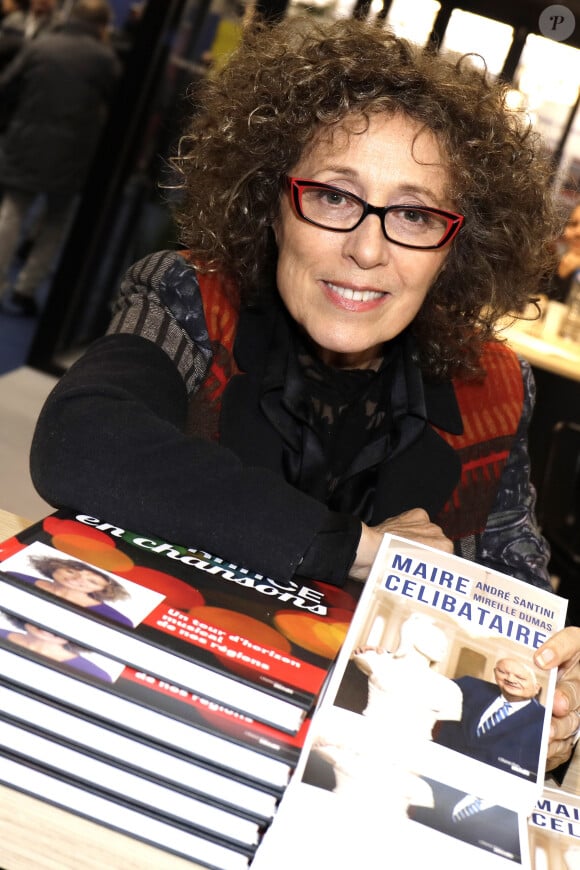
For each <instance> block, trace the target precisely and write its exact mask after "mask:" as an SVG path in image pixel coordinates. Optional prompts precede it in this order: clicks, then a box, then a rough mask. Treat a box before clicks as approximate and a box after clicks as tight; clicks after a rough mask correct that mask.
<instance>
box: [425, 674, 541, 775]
mask: <svg viewBox="0 0 580 870" xmlns="http://www.w3.org/2000/svg"><path fill="white" fill-rule="evenodd" d="M494 676H495V684H494V683H489V682H487V681H486V680H480V679H477V678H475V677H460V678H459V679H458V680H456V683H457V685H458V686H459V687H460V689H461V692H462V694H463V712H462V716H461V720H460V721H459V722H449V721H440V722H438V723H437V724H436V726H435V729H434V736H433V739H434V740H435V742H436V743H439V744H441V745H443V746H447V747H449V749H454V750H456V751H457V752H462V753H463V754H464V755H469V756H471V758H475V759H477V760H478V761H483V762H484V763H485V764H491V765H493V766H494V767H498V768H501V769H502V770H507V771H510V772H511V773H515V774H517V775H518V776H522V777H524V778H526V779H536V776H537V771H538V759H539V753H540V745H541V739H542V729H543V725H544V713H545V710H544V707H543V706H542V705H541V704H540V703H539V701H538V700H537V698H536V695H537V694H538V691H539V685H538V680H537V677H536V674H535V672H534V670H533V668H532V667H531V666H530V665H528V664H527V663H526V662H523V661H521V660H519V659H516V658H503V659H500V660H499V661H498V662H497V664H496V666H495V668H494Z"/></svg>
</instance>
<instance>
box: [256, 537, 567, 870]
mask: <svg viewBox="0 0 580 870" xmlns="http://www.w3.org/2000/svg"><path fill="white" fill-rule="evenodd" d="M565 612H566V602H565V600H564V599H561V598H559V597H557V596H556V595H554V594H552V593H550V592H546V591H544V590H541V589H538V588H536V587H533V586H530V585H528V584H525V583H522V582H521V581H518V580H514V579H513V578H511V577H508V576H506V575H503V574H500V573H499V572H495V571H491V570H489V569H487V568H485V567H483V566H481V565H478V564H476V563H473V562H469V561H467V560H464V559H460V558H459V557H456V556H452V555H447V554H445V553H443V552H440V551H438V550H434V549H432V548H429V547H424V546H421V545H419V544H416V543H414V542H412V541H407V540H405V539H403V538H397V537H395V536H385V539H384V541H383V544H382V545H381V548H380V550H379V553H378V555H377V558H376V560H375V563H374V565H373V569H372V571H371V574H370V576H369V580H368V581H367V583H366V584H365V588H364V590H363V593H362V595H361V598H360V601H359V605H358V608H357V611H356V613H355V616H354V618H353V620H352V622H351V625H350V628H349V631H348V634H347V637H346V639H345V642H344V645H343V648H342V650H341V652H340V654H339V657H338V660H337V663H336V665H335V668H334V670H333V673H332V675H331V677H330V679H329V682H328V686H327V688H326V690H325V692H324V695H323V697H322V700H321V703H320V705H319V707H318V709H317V710H316V712H315V714H314V716H313V719H312V724H311V727H310V730H309V732H308V736H307V739H306V744H305V747H304V750H303V753H302V756H301V759H300V761H299V764H298V766H297V769H296V772H295V774H294V776H293V779H292V781H291V783H290V785H289V787H288V789H287V791H286V794H285V795H284V797H283V798H282V801H281V804H280V807H279V809H278V812H277V814H276V816H275V817H274V821H273V823H272V825H271V827H270V829H269V831H268V832H267V834H266V836H265V839H264V842H263V844H262V845H261V846H260V848H259V849H258V852H257V855H256V858H255V859H254V863H253V865H252V867H254V866H256V868H257V870H265V868H267V867H268V861H269V860H271V859H272V857H273V855H274V853H278V852H280V853H281V854H284V856H287V857H285V860H287V862H288V863H287V864H283V865H279V867H281V866H283V867H284V868H286V867H288V868H290V867H292V866H299V865H300V863H301V862H304V861H305V860H307V856H306V854H305V853H304V852H303V851H301V849H302V848H303V847H302V844H301V842H300V841H299V839H298V838H295V837H293V836H292V834H291V832H292V831H293V830H295V825H296V823H297V820H298V818H299V817H300V815H301V814H304V815H305V817H309V818H316V819H317V823H318V837H317V845H316V849H317V850H318V851H316V852H315V855H314V857H313V856H312V854H311V855H310V858H308V860H314V861H315V862H316V861H318V860H322V859H323V856H324V857H325V860H327V861H328V863H329V864H331V865H332V866H333V868H341V870H342V868H344V870H346V868H348V867H350V866H353V865H352V861H354V860H355V853H356V851H357V849H360V846H361V843H364V850H365V854H367V853H368V854H370V855H372V854H380V853H381V851H382V850H384V849H385V848H386V847H388V848H389V849H390V848H391V842H394V843H398V844H399V846H400V849H401V853H402V854H403V855H404V856H405V864H404V866H407V865H408V866H409V867H410V868H411V867H416V866H421V862H422V861H425V860H428V855H429V853H431V854H433V853H434V851H436V850H437V849H439V850H441V853H442V854H445V856H446V859H447V856H449V865H450V866H462V864H463V862H465V863H467V862H469V865H470V867H472V868H473V867H475V866H483V867H490V868H491V867H494V866H507V864H508V863H511V864H513V863H515V864H522V865H523V866H528V862H529V855H528V851H527V835H525V832H526V819H527V815H528V813H529V811H530V809H531V807H532V806H533V804H534V802H535V800H536V799H537V797H538V795H539V794H540V793H541V790H542V785H543V780H544V774H545V760H546V752H547V743H548V735H549V720H550V713H549V711H550V709H551V706H552V699H553V692H554V687H555V681H556V670H555V669H553V670H552V671H550V672H543V671H539V670H537V669H535V668H534V666H533V660H532V654H533V652H534V650H535V649H536V648H537V647H538V646H540V644H541V643H543V642H544V641H545V640H547V639H548V637H549V636H550V635H551V634H552V633H553V632H555V631H557V630H559V629H560V628H562V627H563V626H564V620H565ZM506 703H507V704H508V705H509V709H507V710H506V708H505V704H506ZM492 719H493V720H494V721H493V722H491V721H490V720H492ZM337 831H338V832H340V833H339V835H337V833H336V832H337ZM354 832H356V833H354ZM387 844H388V846H387ZM454 862H458V863H454Z"/></svg>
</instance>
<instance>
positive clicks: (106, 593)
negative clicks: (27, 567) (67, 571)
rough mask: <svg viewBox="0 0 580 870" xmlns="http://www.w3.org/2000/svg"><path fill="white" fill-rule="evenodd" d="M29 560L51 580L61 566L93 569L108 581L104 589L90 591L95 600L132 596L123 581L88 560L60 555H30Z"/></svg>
mask: <svg viewBox="0 0 580 870" xmlns="http://www.w3.org/2000/svg"><path fill="white" fill-rule="evenodd" d="M28 561H29V562H30V564H31V565H32V567H33V568H34V569H35V570H36V571H38V573H39V574H42V575H43V576H44V577H47V578H48V579H49V580H53V579H54V578H53V575H54V572H55V571H57V570H58V569H59V568H73V569H76V570H77V571H91V572H92V573H93V574H96V575H97V577H101V578H102V579H103V580H104V581H105V583H106V585H105V586H103V588H102V589H95V590H94V592H90V593H89V597H90V598H94V599H95V601H120V600H121V599H125V598H130V595H129V593H128V592H127V590H126V589H125V587H124V586H122V585H121V583H119V582H118V581H117V580H115V579H114V578H113V577H110V576H109V575H108V574H105V573H104V571H99V569H98V568H95V567H94V566H93V565H89V564H87V563H86V562H80V561H78V560H76V559H61V558H59V557H58V556H30V557H29V559H28Z"/></svg>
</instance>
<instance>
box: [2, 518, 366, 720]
mask: <svg viewBox="0 0 580 870" xmlns="http://www.w3.org/2000/svg"><path fill="white" fill-rule="evenodd" d="M59 558H60V559H68V560H71V561H72V562H75V563H77V564H78V563H81V564H82V565H85V566H89V568H90V569H92V574H93V576H92V578H91V579H92V583H93V587H94V588H92V589H90V590H89V589H88V586H87V585H86V583H85V585H84V586H83V588H82V590H81V589H80V587H79V583H80V582H81V581H79V580H78V578H77V580H67V579H66V578H65V577H64V572H63V570H60V571H58V570H57V575H58V581H55V580H54V577H53V576H52V574H51V573H50V572H51V567H50V566H51V562H50V560H51V559H52V560H53V561H52V566H53V567H54V565H55V564H56V562H55V561H54V560H55V559H56V560H58V559H59ZM0 559H2V564H1V568H2V580H1V583H0V606H1V607H2V608H3V609H4V610H6V611H10V612H12V613H14V614H17V615H20V616H26V617H27V618H29V619H31V620H32V621H35V622H37V623H38V624H41V625H44V627H45V628H48V629H53V630H54V631H57V632H58V633H60V634H62V635H64V636H67V637H68V638H69V639H70V640H73V641H77V642H84V643H85V644H86V645H87V646H90V647H92V648H94V649H96V650H100V651H101V652H103V653H106V655H108V656H110V657H111V658H116V659H117V660H119V661H122V662H123V663H124V664H127V665H129V666H132V667H134V668H136V669H138V670H143V671H146V672H147V673H150V674H152V675H154V676H156V677H158V678H161V679H170V680H171V682H172V683H174V684H176V685H179V686H181V687H183V688H184V689H187V690H191V691H194V692H198V693H200V694H202V695H205V696H206V697H208V698H211V699H213V700H214V701H217V702H219V703H221V704H225V705H228V706H230V707H232V708H234V709H237V710H239V711H240V712H243V713H246V714H248V715H249V716H251V717H252V718H255V719H258V720H260V721H262V722H265V723H267V724H269V725H271V726H273V727H275V728H278V729H283V730H286V731H288V732H290V733H296V732H297V731H298V730H299V728H300V725H301V722H302V720H303V718H304V715H305V712H307V711H308V710H309V709H310V708H311V707H312V704H313V702H314V700H315V699H316V697H317V695H318V693H319V691H320V689H321V686H322V685H323V682H324V680H325V678H326V676H327V673H328V670H329V666H330V664H331V663H332V661H333V660H334V658H335V657H336V654H337V652H338V649H339V648H340V644H341V643H342V640H343V639H344V636H345V634H346V630H347V627H348V624H349V621H350V618H351V616H352V613H353V611H354V608H355V606H356V598H357V595H358V591H359V587H358V586H357V584H352V586H351V587H350V588H349V589H348V590H345V589H338V588H335V587H332V586H329V585H328V584H324V583H319V582H316V581H311V582H304V583H303V582H294V581H291V582H289V583H279V582H276V581H274V580H272V579H270V578H267V577H263V576H261V575H259V574H252V573H250V572H248V571H246V570H245V569H243V568H239V567H238V566H236V565H232V564H230V563H225V562H224V561H223V560H221V559H219V558H218V557H214V556H212V555H210V554H208V553H205V552H203V551H201V550H196V549H193V548H186V547H181V546H177V545H173V544H169V543H166V542H164V541H160V540H157V539H153V538H151V537H146V536H142V535H139V534H135V533H133V532H130V531H127V530H125V529H120V528H118V527H115V526H112V525H111V524H109V523H107V522H101V521H100V520H99V519H96V518H92V517H88V516H86V515H82V514H76V515H71V514H69V513H68V512H65V511H60V512H57V513H56V514H54V515H51V516H49V517H47V518H45V519H44V520H43V521H41V522H39V523H37V524H35V525H33V526H31V527H30V528H29V529H26V530H25V531H24V532H22V533H20V534H19V535H17V536H16V537H14V538H12V539H10V540H9V541H7V542H5V543H4V544H3V545H2V548H1V550H0ZM47 572H48V575H47ZM97 575H98V576H97ZM99 577H100V579H99ZM103 578H104V579H103ZM87 582H88V581H87ZM75 584H76V586H75V588H74V590H73V588H72V587H73V586H74V585H75ZM99 585H100V587H101V588H97V586H99ZM105 585H106V589H105V588H104V586H105ZM87 590H88V591H87Z"/></svg>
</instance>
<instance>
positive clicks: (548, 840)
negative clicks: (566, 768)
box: [528, 786, 580, 870]
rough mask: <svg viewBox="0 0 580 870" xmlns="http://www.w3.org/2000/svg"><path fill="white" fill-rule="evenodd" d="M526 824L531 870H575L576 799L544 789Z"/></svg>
mask: <svg viewBox="0 0 580 870" xmlns="http://www.w3.org/2000/svg"><path fill="white" fill-rule="evenodd" d="M528 824H529V828H528V832H529V847H530V856H531V868H532V870H579V868H580V795H578V794H572V793H570V792H569V791H566V790H564V789H561V788H557V787H555V786H554V787H550V786H546V788H545V789H544V791H543V792H542V795H541V796H540V797H539V798H538V801H537V803H536V805H535V807H534V808H533V810H532V812H531V813H530V817H529V820H528Z"/></svg>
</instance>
